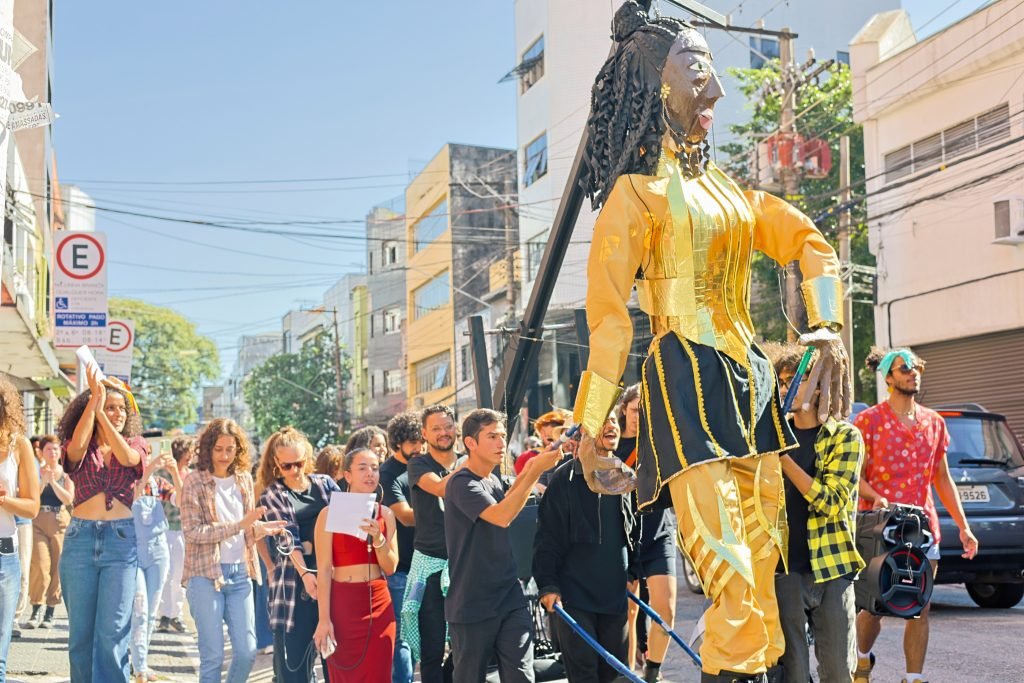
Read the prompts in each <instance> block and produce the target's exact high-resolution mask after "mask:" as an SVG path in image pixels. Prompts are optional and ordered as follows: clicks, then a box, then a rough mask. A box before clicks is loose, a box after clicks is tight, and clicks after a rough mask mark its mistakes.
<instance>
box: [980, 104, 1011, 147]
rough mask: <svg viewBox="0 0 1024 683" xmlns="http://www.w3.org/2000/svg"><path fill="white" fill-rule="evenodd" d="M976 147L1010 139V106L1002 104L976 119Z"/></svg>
mask: <svg viewBox="0 0 1024 683" xmlns="http://www.w3.org/2000/svg"><path fill="white" fill-rule="evenodd" d="M977 121H978V147H984V146H985V145H988V144H991V143H993V142H995V141H996V140H1002V139H1003V138H1008V137H1010V105H1008V104H1002V105H1000V106H998V107H996V108H995V109H992V110H990V111H987V112H985V113H984V114H982V115H981V116H979V117H978V118H977Z"/></svg>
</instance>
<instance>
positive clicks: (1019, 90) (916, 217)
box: [850, 0, 1024, 433]
mask: <svg viewBox="0 0 1024 683" xmlns="http://www.w3.org/2000/svg"><path fill="white" fill-rule="evenodd" d="M1022 22H1024V7H1021V6H1020V4H1019V3H1013V2H1010V1H1009V0H998V1H997V2H992V3H990V4H989V5H987V6H986V7H985V8H983V9H980V10H978V11H977V12H975V13H974V14H971V15H970V16H968V17H966V18H965V19H963V20H961V21H959V22H957V23H955V24H953V25H952V26H950V27H948V28H946V29H945V30H943V31H940V32H939V33H937V34H935V35H933V36H931V37H929V38H928V39H926V40H924V41H921V42H917V41H916V39H915V38H914V35H913V31H912V30H911V27H910V22H909V20H908V18H907V16H906V14H905V13H904V12H902V11H894V12H886V13H883V14H880V15H877V16H875V17H873V18H872V19H871V20H870V21H869V22H868V23H867V24H866V25H865V26H864V28H863V29H862V30H861V31H860V33H858V34H857V36H856V37H855V38H854V40H853V42H852V43H851V46H850V52H851V60H852V72H853V78H854V80H853V89H854V106H855V117H856V120H857V121H858V122H860V123H862V124H863V126H864V147H865V150H864V158H865V166H866V168H865V171H866V175H867V177H868V179H869V180H868V183H867V188H866V189H867V195H868V216H869V228H870V236H871V250H872V252H873V253H874V254H875V255H876V257H877V259H878V295H877V303H876V307H875V330H876V336H877V342H878V343H879V345H883V346H911V347H913V348H914V350H915V351H917V352H918V353H920V354H921V356H922V357H923V358H924V359H925V360H926V361H927V363H928V368H927V372H926V373H925V378H924V382H923V392H922V400H923V402H924V403H925V404H931V405H936V404H941V403H964V402H973V403H980V404H981V405H983V406H984V407H986V408H988V409H989V410H993V411H995V412H1001V413H1004V414H1006V416H1007V417H1008V419H1009V420H1010V425H1011V427H1013V428H1014V429H1015V430H1016V431H1017V432H1018V433H1021V432H1024V362H1022V360H1021V359H1022V357H1024V168H1022V167H1021V166H1022V162H1021V159H1022V153H1024V144H1022V140H1024V116H1022V114H1024V80H1022V79H1021V78H1020V76H1021V61H1022V57H1024V32H1022V31H1021V30H1020V29H1019V26H1020V24H1021V23H1022ZM1015 27H1016V28H1015Z"/></svg>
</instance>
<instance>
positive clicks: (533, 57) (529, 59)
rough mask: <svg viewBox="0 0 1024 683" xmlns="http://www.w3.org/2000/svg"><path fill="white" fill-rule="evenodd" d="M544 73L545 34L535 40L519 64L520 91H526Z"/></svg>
mask: <svg viewBox="0 0 1024 683" xmlns="http://www.w3.org/2000/svg"><path fill="white" fill-rule="evenodd" d="M543 75H544V36H541V37H540V38H538V39H537V40H535V41H533V44H532V45H530V47H528V48H526V52H524V53H523V61H522V62H520V64H519V92H520V93H524V92H526V91H527V90H529V89H530V88H532V87H533V84H534V83H536V82H537V81H539V80H540V79H541V76H543Z"/></svg>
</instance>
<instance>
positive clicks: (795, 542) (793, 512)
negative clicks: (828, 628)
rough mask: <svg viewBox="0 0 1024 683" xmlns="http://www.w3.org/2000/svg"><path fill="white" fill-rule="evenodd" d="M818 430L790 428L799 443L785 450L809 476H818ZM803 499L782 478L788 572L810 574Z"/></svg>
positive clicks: (807, 506) (806, 505) (805, 513)
mask: <svg viewBox="0 0 1024 683" xmlns="http://www.w3.org/2000/svg"><path fill="white" fill-rule="evenodd" d="M819 431H821V427H815V428H814V429H797V428H796V427H794V428H793V433H794V434H796V440H797V443H798V444H799V445H798V446H797V447H796V448H794V449H793V450H791V451H789V457H791V458H793V461H794V462H795V463H796V464H797V465H799V466H800V469H802V470H803V471H804V472H806V473H807V474H808V475H810V476H811V477H816V476H818V465H817V459H818V456H817V454H816V453H815V452H814V442H815V441H816V440H817V439H818V432H819ZM809 509H810V508H809V504H808V503H807V499H806V498H804V497H803V495H802V494H801V493H800V492H799V491H797V489H796V487H795V486H793V484H792V482H790V481H789V479H786V516H787V518H788V519H789V571H791V572H800V573H802V574H810V573H811V571H812V570H811V549H810V546H808V545H807V520H808V519H809V517H810V514H809Z"/></svg>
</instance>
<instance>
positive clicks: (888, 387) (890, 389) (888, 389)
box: [885, 384, 892, 394]
mask: <svg viewBox="0 0 1024 683" xmlns="http://www.w3.org/2000/svg"><path fill="white" fill-rule="evenodd" d="M885 390H886V391H888V392H889V393H890V394H891V393H892V385H891V384H888V385H886V387H885Z"/></svg>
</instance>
